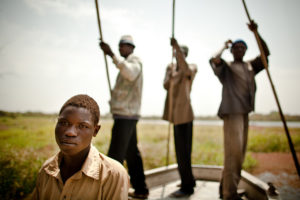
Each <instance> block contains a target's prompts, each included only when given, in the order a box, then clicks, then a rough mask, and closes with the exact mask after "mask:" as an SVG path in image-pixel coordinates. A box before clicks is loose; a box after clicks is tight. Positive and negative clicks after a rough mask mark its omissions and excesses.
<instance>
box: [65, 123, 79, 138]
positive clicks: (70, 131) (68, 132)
mask: <svg viewBox="0 0 300 200" xmlns="http://www.w3.org/2000/svg"><path fill="white" fill-rule="evenodd" d="M65 135H66V136H69V137H75V136H77V129H76V126H75V125H73V126H70V127H69V128H68V129H67V130H66V132H65Z"/></svg>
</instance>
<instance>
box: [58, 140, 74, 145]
mask: <svg viewBox="0 0 300 200" xmlns="http://www.w3.org/2000/svg"><path fill="white" fill-rule="evenodd" d="M60 143H61V144H64V145H76V143H75V142H72V141H68V140H62V141H60Z"/></svg>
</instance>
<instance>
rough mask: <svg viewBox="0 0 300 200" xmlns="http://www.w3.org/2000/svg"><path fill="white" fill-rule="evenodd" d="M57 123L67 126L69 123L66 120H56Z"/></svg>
mask: <svg viewBox="0 0 300 200" xmlns="http://www.w3.org/2000/svg"><path fill="white" fill-rule="evenodd" d="M58 124H59V125H60V126H68V125H69V123H68V122H67V121H58Z"/></svg>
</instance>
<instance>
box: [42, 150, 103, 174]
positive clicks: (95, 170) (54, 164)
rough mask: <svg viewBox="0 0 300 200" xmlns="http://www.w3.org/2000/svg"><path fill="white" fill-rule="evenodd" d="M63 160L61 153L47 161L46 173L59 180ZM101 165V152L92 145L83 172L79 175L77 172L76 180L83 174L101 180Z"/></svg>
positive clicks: (45, 165)
mask: <svg viewBox="0 0 300 200" xmlns="http://www.w3.org/2000/svg"><path fill="white" fill-rule="evenodd" d="M61 159H62V155H61V152H59V153H57V154H56V155H55V156H54V157H52V158H50V159H49V160H47V161H46V163H45V164H44V170H45V171H46V173H47V174H49V175H50V176H53V177H55V178H59V177H60V169H59V164H60V162H61ZM100 164H101V160H100V156H99V151H98V150H97V149H96V148H95V147H94V146H93V145H91V148H90V151H89V154H88V156H87V158H86V160H85V161H84V163H83V165H82V168H81V170H80V171H79V172H80V173H79V174H78V172H77V173H76V176H75V177H74V178H75V179H77V178H78V179H79V178H81V173H84V174H85V175H86V176H88V177H91V178H93V179H95V180H99V174H100ZM78 175H79V176H78Z"/></svg>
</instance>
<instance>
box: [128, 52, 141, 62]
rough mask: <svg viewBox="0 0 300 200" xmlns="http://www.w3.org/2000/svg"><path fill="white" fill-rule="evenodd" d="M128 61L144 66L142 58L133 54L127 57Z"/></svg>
mask: <svg viewBox="0 0 300 200" xmlns="http://www.w3.org/2000/svg"><path fill="white" fill-rule="evenodd" d="M127 61H135V62H139V63H141V64H142V60H141V58H140V57H139V56H137V55H135V54H133V53H132V54H130V55H129V56H128V57H127Z"/></svg>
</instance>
